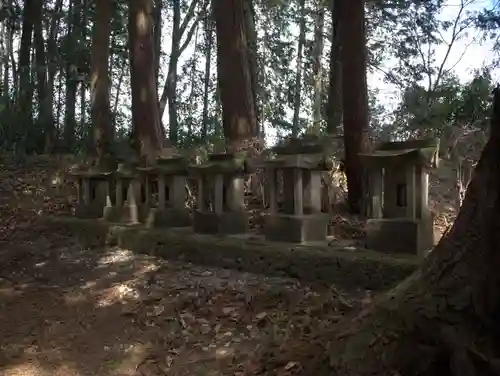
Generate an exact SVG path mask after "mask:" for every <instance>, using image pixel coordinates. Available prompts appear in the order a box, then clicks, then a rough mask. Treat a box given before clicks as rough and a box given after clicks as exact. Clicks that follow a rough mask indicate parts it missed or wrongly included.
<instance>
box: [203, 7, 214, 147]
mask: <svg viewBox="0 0 500 376" xmlns="http://www.w3.org/2000/svg"><path fill="white" fill-rule="evenodd" d="M203 23H204V26H205V77H204V79H203V112H202V130H201V136H202V138H204V139H205V138H206V137H207V136H208V122H209V116H208V102H209V98H208V97H209V94H210V79H211V74H212V70H211V67H212V46H213V41H214V35H213V30H214V25H213V19H212V17H211V15H210V13H209V12H207V15H206V16H205V19H204V21H203Z"/></svg>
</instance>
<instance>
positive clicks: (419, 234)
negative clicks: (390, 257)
mask: <svg viewBox="0 0 500 376" xmlns="http://www.w3.org/2000/svg"><path fill="white" fill-rule="evenodd" d="M433 246H434V230H433V221H432V220H429V221H419V220H412V219H405V218H394V219H393V218H390V219H389V218H384V219H369V220H368V221H367V222H366V247H367V248H368V249H373V250H374V251H378V252H383V253H403V254H404V253H406V254H411V255H419V256H423V255H425V254H426V252H427V251H429V250H430V249H432V247H433Z"/></svg>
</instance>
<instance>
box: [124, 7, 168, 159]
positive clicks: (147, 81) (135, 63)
mask: <svg viewBox="0 0 500 376" xmlns="http://www.w3.org/2000/svg"><path fill="white" fill-rule="evenodd" d="M152 14H153V1H152V0H130V1H129V19H128V21H129V23H128V28H129V45H130V81H131V84H132V131H133V136H134V142H135V145H134V146H135V148H136V150H137V152H138V154H139V155H140V156H141V157H142V158H143V159H144V160H145V161H146V162H148V163H154V161H155V159H156V156H157V155H158V152H159V151H160V150H161V148H162V146H163V130H162V127H161V122H160V114H159V110H158V96H157V91H156V71H155V57H154V41H153V20H152V17H151V15H152Z"/></svg>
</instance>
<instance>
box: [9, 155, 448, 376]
mask: <svg viewBox="0 0 500 376" xmlns="http://www.w3.org/2000/svg"><path fill="white" fill-rule="evenodd" d="M70 162H71V161H70V160H67V159H58V160H56V159H54V158H44V157H38V158H33V159H29V160H27V161H18V162H15V161H13V160H11V159H5V158H4V159H1V157H0V265H1V269H0V374H1V375H3V376H49V375H50V376H52V375H54V376H108V375H109V376H112V375H113V376H125V375H137V376H142V375H144V376H153V375H155V376H157V375H166V374H168V375H175V376H177V375H207V376H208V375H252V374H254V375H255V374H266V373H267V374H274V375H276V374H278V375H292V374H296V373H299V372H300V370H301V368H302V366H303V364H302V359H300V357H299V356H297V349H296V348H294V345H293V344H294V341H295V340H297V341H298V342H297V343H304V338H307V337H308V336H311V337H312V336H314V335H315V333H320V332H322V331H325V330H326V328H330V327H332V325H334V324H335V323H336V322H338V321H339V320H340V319H341V318H342V317H343V316H345V315H346V314H351V313H355V312H356V311H359V310H360V309H361V308H362V307H363V306H365V305H366V304H368V303H369V302H370V300H371V294H370V291H364V290H359V289H356V288H353V289H351V290H349V291H345V290H341V289H339V288H336V287H335V286H321V285H314V284H304V283H301V282H299V281H297V280H294V279H287V278H276V277H266V276H261V275H255V274H249V273H242V272H237V271H231V270H226V269H218V268H210V267H204V266H203V267H201V266H197V265H192V264H186V263H179V262H169V261H165V260H161V259H158V258H154V257H151V256H145V255H136V254H133V253H131V252H130V251H127V250H124V249H119V248H116V247H114V248H102V249H92V250H89V249H85V248H84V247H82V246H81V245H80V244H78V243H77V242H76V240H75V239H74V238H73V237H72V236H71V234H67V235H62V234H54V233H51V232H48V231H47V229H46V228H44V227H43V226H41V225H37V221H36V219H37V218H38V217H39V216H40V215H41V214H46V213H69V211H70V208H71V205H72V200H73V198H74V192H71V191H68V190H67V189H65V188H64V184H61V181H58V180H60V179H61V175H58V174H57V171H58V170H60V168H61V166H62V165H66V166H67V165H68V164H69V163H70ZM448 175H449V176H450V178H449V179H450V181H451V180H453V179H452V174H451V173H450V174H448ZM446 176H447V175H446ZM432 181H433V182H434V183H433V186H441V185H443V184H436V183H435V182H436V181H437V182H439V181H440V178H439V176H438V177H437V180H436V179H432ZM444 185H446V184H444ZM444 185H443V186H444ZM440 192H441V193H439V194H438V195H437V196H436V197H437V199H436V200H435V205H436V206H437V207H438V209H436V210H439V209H440V208H441V209H442V213H443V214H441V217H443V218H447V219H446V220H445V219H443V220H441V221H442V222H443V223H444V224H446V225H447V224H448V223H449V221H450V219H449V217H450V216H452V215H453V213H452V209H450V207H448V206H450V205H447V204H446V203H447V202H449V200H448V196H450V195H451V193H449V192H448V190H446V189H445V188H443V189H441V190H440ZM450 197H452V196H450ZM438 222H439V221H438ZM442 226H444V225H442ZM440 231H441V230H440ZM269 354H272V355H271V356H269ZM262 359H265V364H264V362H262V361H261V360H262Z"/></svg>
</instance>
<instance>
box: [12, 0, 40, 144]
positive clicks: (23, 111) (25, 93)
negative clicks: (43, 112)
mask: <svg viewBox="0 0 500 376" xmlns="http://www.w3.org/2000/svg"><path fill="white" fill-rule="evenodd" d="M36 5H37V4H36V0H26V1H25V2H24V9H23V26H22V32H21V47H20V48H19V92H18V95H19V97H18V103H17V114H18V124H21V128H20V129H19V130H18V131H17V137H16V141H15V142H16V149H17V150H18V151H22V152H25V151H26V147H27V143H29V142H30V141H31V140H30V138H31V131H32V130H33V118H32V112H33V108H32V99H33V88H32V86H31V64H30V62H31V42H32V35H33V24H34V21H35V19H36Z"/></svg>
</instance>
